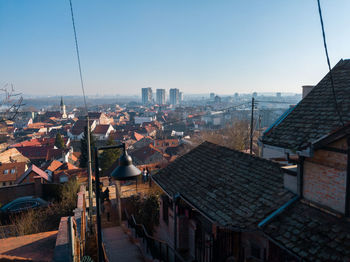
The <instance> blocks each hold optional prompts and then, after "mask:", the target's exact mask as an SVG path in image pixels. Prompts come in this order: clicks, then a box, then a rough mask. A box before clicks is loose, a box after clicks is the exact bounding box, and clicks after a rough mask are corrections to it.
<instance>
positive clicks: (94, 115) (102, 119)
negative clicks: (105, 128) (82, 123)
mask: <svg viewBox="0 0 350 262" xmlns="http://www.w3.org/2000/svg"><path fill="white" fill-rule="evenodd" d="M89 119H90V120H95V121H96V124H97V125H109V124H112V123H113V118H109V117H108V116H107V115H106V114H105V113H102V112H89Z"/></svg>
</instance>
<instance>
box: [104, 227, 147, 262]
mask: <svg viewBox="0 0 350 262" xmlns="http://www.w3.org/2000/svg"><path fill="white" fill-rule="evenodd" d="M102 238H103V243H104V245H105V249H106V254H107V257H108V260H109V261H110V262H113V261H116V262H117V261H118V262H139V261H140V262H141V261H144V260H143V257H142V255H141V252H140V250H139V248H138V247H137V246H136V245H135V244H133V243H132V242H131V241H130V239H129V236H128V235H127V234H126V233H124V231H123V229H122V227H119V226H118V227H108V228H103V229H102Z"/></svg>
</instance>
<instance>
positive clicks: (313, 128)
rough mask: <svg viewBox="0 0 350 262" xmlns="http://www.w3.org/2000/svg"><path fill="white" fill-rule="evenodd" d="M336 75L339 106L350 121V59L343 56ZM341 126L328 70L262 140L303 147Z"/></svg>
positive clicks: (336, 69)
mask: <svg viewBox="0 0 350 262" xmlns="http://www.w3.org/2000/svg"><path fill="white" fill-rule="evenodd" d="M332 76H333V79H334V87H335V94H336V98H337V103H338V108H339V111H340V114H341V116H342V119H343V122H344V123H345V124H346V123H348V122H349V121H350V60H340V61H339V62H338V64H337V65H336V66H334V68H333V69H332ZM340 126H341V123H340V121H339V117H338V114H337V113H336V110H335V101H334V98H333V93H332V88H331V84H330V77H329V74H327V75H326V76H325V77H324V78H323V79H322V80H321V81H320V82H319V83H318V84H317V85H316V86H315V87H314V88H313V89H312V91H311V92H310V93H309V94H308V95H307V96H306V97H305V98H304V99H303V100H302V101H301V102H300V103H299V104H298V105H297V106H296V107H295V108H294V109H293V110H292V111H291V112H290V113H289V114H288V115H287V117H286V118H285V119H284V120H283V121H282V122H281V123H280V124H277V125H276V126H274V127H273V128H271V129H270V130H269V131H268V132H267V133H266V134H264V136H263V137H262V142H263V143H265V144H268V145H273V146H278V147H283V148H289V149H303V148H305V147H307V146H308V145H309V144H310V143H312V142H314V141H316V140H317V139H319V138H321V137H322V136H324V135H327V134H329V133H330V132H331V131H333V130H335V129H337V128H339V127H340Z"/></svg>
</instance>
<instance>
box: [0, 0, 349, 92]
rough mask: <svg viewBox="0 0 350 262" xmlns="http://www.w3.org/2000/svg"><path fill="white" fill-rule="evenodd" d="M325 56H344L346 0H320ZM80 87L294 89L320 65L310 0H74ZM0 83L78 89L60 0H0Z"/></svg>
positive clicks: (314, 77) (65, 8)
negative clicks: (326, 49) (80, 78)
mask: <svg viewBox="0 0 350 262" xmlns="http://www.w3.org/2000/svg"><path fill="white" fill-rule="evenodd" d="M323 5H324V20H325V22H326V28H325V29H326V32H327V33H328V34H327V38H328V39H327V40H328V46H329V53H330V56H331V63H332V66H334V65H335V64H336V63H337V62H338V61H339V60H340V59H341V58H347V57H350V49H349V48H348V47H349V46H350V35H349V33H348V28H350V16H349V15H348V14H349V11H350V2H349V1H346V0H339V1H338V0H337V1H324V3H323ZM74 7H75V16H76V24H77V31H78V32H77V33H78V39H79V41H80V43H79V45H80V52H81V61H82V68H83V74H84V80H85V86H86V92H87V94H88V95H95V94H99V95H109V94H111V95H116V94H119V95H135V94H137V95H140V89H141V88H142V87H147V86H151V87H153V88H154V89H156V88H165V89H167V90H168V89H170V88H179V89H181V90H183V92H184V93H185V94H196V93H209V92H211V91H213V92H215V93H218V94H231V95H232V94H234V93H235V92H239V93H252V92H295V93H301V86H302V85H305V84H311V85H315V84H317V83H318V82H319V80H320V79H321V77H322V76H324V75H325V73H326V72H327V66H326V63H325V57H324V50H323V43H322V34H321V30H320V26H319V17H318V13H317V3H316V1H303V0H296V1H258V0H254V1H203V0H201V1H186V0H183V1H176V2H171V1H160V0H159V1H156V0H150V1H98V2H96V1H85V0H84V1H82V0H80V1H75V2H74ZM0 38H1V41H0V61H1V63H0V72H1V78H0V85H1V86H3V85H4V84H5V83H12V84H13V85H14V87H15V88H16V90H18V91H19V92H22V93H24V94H28V95H29V94H30V95H59V96H60V95H81V89H80V84H79V77H78V69H77V64H76V54H75V49H74V38H73V32H72V26H71V16H70V10H69V5H67V3H66V1H55V2H52V1H43V0H42V1H39V0H38V1H4V0H0Z"/></svg>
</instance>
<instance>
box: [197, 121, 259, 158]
mask: <svg viewBox="0 0 350 262" xmlns="http://www.w3.org/2000/svg"><path fill="white" fill-rule="evenodd" d="M249 130H250V124H249V121H235V122H234V123H233V124H230V125H227V126H226V127H224V128H222V129H218V130H204V131H201V133H200V134H199V135H198V136H196V137H195V138H194V139H193V141H192V142H193V143H194V144H197V145H198V144H200V143H202V142H204V141H208V142H211V143H215V144H218V145H221V146H225V147H228V148H232V149H235V150H239V151H247V150H248V149H249V136H250V133H249ZM253 151H256V150H255V147H253Z"/></svg>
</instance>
